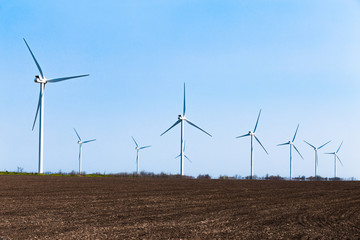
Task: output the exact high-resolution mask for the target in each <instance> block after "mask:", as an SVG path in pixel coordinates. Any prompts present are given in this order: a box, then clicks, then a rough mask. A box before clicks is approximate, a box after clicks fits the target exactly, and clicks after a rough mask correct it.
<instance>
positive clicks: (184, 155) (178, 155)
mask: <svg viewBox="0 0 360 240" xmlns="http://www.w3.org/2000/svg"><path fill="white" fill-rule="evenodd" d="M185 146H186V142H185V141H184V157H185V158H186V159H187V160H188V161H189V162H191V163H192V161H191V160H190V158H188V157H187V156H186V155H185ZM180 156H181V154H179V155H177V156H176V157H175V159H176V158H179V157H180Z"/></svg>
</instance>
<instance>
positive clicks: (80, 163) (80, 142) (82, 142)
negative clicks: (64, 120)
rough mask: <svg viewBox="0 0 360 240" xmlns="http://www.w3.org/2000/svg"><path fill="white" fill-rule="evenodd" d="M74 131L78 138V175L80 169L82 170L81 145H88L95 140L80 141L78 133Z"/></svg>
mask: <svg viewBox="0 0 360 240" xmlns="http://www.w3.org/2000/svg"><path fill="white" fill-rule="evenodd" d="M74 131H75V133H76V136H77V137H78V138H79V141H78V144H79V174H81V168H82V158H81V157H82V156H81V153H82V145H83V144H85V143H89V142H93V141H95V140H96V139H91V140H86V141H82V140H81V138H80V136H79V134H78V132H77V131H76V129H75V128H74Z"/></svg>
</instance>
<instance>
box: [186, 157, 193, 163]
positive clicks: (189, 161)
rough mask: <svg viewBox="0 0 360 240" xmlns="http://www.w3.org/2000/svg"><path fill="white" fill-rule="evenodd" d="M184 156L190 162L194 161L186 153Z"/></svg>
mask: <svg viewBox="0 0 360 240" xmlns="http://www.w3.org/2000/svg"><path fill="white" fill-rule="evenodd" d="M184 157H185V158H186V159H187V160H188V161H189V162H191V163H192V161H191V160H190V158H188V157H187V156H186V155H184Z"/></svg>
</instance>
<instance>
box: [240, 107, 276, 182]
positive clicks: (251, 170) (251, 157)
mask: <svg viewBox="0 0 360 240" xmlns="http://www.w3.org/2000/svg"><path fill="white" fill-rule="evenodd" d="M260 115H261V109H260V111H259V115H258V118H257V120H256V124H255V128H254V131H251V130H250V131H249V133H247V134H245V135H242V136H238V137H236V138H242V137H247V136H250V137H251V154H250V177H251V179H252V178H253V176H254V170H253V166H254V162H253V151H254V148H253V141H254V140H253V138H255V140H256V141H257V142H258V143H259V144H260V146H261V147H262V149H264V151H265V152H266V154H269V153H268V152H267V151H266V149H265V147H264V146H263V145H262V144H261V142H260V140H259V139H258V138H257V137H256V135H255V132H256V129H257V126H258V123H259V118H260Z"/></svg>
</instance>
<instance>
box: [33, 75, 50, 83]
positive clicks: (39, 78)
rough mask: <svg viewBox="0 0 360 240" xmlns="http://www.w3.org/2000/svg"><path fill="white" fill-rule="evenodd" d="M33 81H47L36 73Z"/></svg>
mask: <svg viewBox="0 0 360 240" xmlns="http://www.w3.org/2000/svg"><path fill="white" fill-rule="evenodd" d="M34 82H36V83H46V82H47V81H46V78H42V77H40V76H39V75H36V76H35V79H34Z"/></svg>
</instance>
